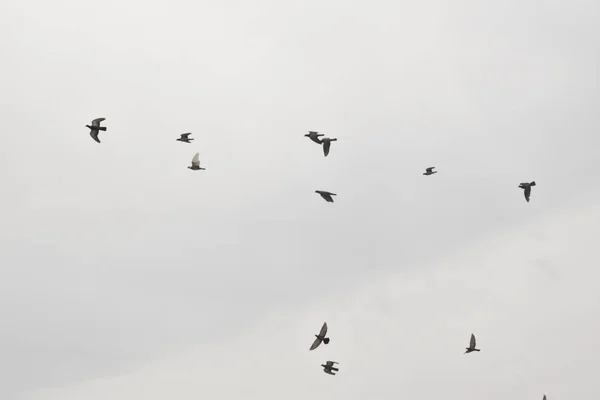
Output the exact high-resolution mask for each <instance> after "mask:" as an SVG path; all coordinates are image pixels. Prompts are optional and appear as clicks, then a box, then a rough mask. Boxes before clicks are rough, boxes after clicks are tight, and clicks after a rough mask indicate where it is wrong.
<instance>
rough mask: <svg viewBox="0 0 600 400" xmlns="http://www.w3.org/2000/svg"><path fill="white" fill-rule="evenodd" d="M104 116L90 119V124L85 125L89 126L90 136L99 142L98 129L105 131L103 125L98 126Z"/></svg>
mask: <svg viewBox="0 0 600 400" xmlns="http://www.w3.org/2000/svg"><path fill="white" fill-rule="evenodd" d="M105 119H106V118H96V119H95V120H93V121H92V125H86V127H87V128H90V136H91V137H92V139H94V140H95V141H96V142H98V143H100V139H98V134H99V133H100V131H105V130H106V127H105V126H100V122H102V121H104V120H105Z"/></svg>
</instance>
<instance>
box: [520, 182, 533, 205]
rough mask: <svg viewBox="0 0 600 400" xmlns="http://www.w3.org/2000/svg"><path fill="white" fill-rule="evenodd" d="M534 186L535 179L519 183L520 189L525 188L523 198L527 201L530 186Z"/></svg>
mask: <svg viewBox="0 0 600 400" xmlns="http://www.w3.org/2000/svg"><path fill="white" fill-rule="evenodd" d="M532 186H535V181H531V182H529V183H527V182H523V183H520V184H519V187H520V188H521V189H525V192H524V193H525V200H527V202H528V203H529V196H530V195H531V187H532Z"/></svg>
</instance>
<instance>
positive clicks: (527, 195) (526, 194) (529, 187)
mask: <svg viewBox="0 0 600 400" xmlns="http://www.w3.org/2000/svg"><path fill="white" fill-rule="evenodd" d="M524 189H525V190H524V193H525V200H527V202H529V196H530V195H531V186H526V187H525V188H524Z"/></svg>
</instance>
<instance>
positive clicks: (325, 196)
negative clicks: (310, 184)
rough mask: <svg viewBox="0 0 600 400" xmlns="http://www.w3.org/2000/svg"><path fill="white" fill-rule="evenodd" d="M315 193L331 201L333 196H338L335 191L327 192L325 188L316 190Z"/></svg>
mask: <svg viewBox="0 0 600 400" xmlns="http://www.w3.org/2000/svg"><path fill="white" fill-rule="evenodd" d="M315 193H319V194H320V195H321V197H322V198H324V199H325V201H327V202H329V203H333V198H332V197H331V196H337V194H335V193H330V192H326V191H324V190H315Z"/></svg>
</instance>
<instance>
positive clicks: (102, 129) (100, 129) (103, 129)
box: [98, 126, 106, 131]
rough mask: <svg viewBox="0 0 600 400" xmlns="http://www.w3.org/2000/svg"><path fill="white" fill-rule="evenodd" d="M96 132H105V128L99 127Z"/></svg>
mask: <svg viewBox="0 0 600 400" xmlns="http://www.w3.org/2000/svg"><path fill="white" fill-rule="evenodd" d="M98 130H99V131H105V130H106V127H105V126H101V127H99V128H98Z"/></svg>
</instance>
